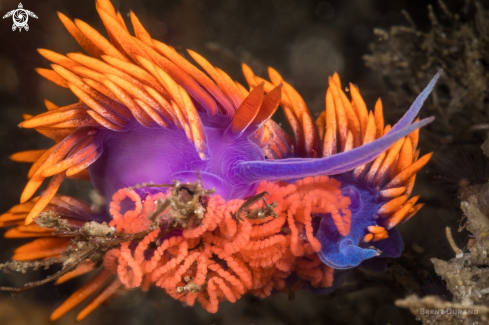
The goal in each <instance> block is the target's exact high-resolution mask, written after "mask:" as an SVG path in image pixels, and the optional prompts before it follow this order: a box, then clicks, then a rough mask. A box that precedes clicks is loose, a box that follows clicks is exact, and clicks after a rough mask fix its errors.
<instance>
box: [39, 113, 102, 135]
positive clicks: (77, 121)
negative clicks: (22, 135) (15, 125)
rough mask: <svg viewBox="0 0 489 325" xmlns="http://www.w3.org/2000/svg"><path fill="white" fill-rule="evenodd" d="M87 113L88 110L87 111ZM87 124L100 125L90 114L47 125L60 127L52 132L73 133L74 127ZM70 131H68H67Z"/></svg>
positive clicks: (40, 131)
mask: <svg viewBox="0 0 489 325" xmlns="http://www.w3.org/2000/svg"><path fill="white" fill-rule="evenodd" d="M87 114H88V111H87ZM88 126H95V127H100V124H99V123H97V122H96V121H95V120H94V119H93V118H91V117H90V116H86V117H85V116H82V117H77V118H74V119H72V120H69V121H66V122H60V123H56V124H50V125H49V126H47V127H48V128H49V129H60V130H53V132H54V131H55V132H58V131H59V132H60V133H58V134H65V135H66V134H70V133H73V130H74V129H76V128H81V127H88ZM36 131H37V132H39V133H41V134H45V133H47V132H49V130H47V129H46V130H40V129H37V130H36ZM68 131H70V132H68ZM62 138H64V136H62V137H61V139H62Z"/></svg>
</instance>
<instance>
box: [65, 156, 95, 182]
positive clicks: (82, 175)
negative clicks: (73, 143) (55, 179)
mask: <svg viewBox="0 0 489 325" xmlns="http://www.w3.org/2000/svg"><path fill="white" fill-rule="evenodd" d="M84 161H86V160H84ZM90 164H91V163H90ZM75 167H76V166H75ZM70 169H71V168H70ZM70 169H68V170H67V171H66V177H68V178H70V179H75V180H77V181H84V182H91V178H90V172H89V171H88V169H84V170H82V171H81V172H77V173H74V174H73V175H68V172H69V171H70Z"/></svg>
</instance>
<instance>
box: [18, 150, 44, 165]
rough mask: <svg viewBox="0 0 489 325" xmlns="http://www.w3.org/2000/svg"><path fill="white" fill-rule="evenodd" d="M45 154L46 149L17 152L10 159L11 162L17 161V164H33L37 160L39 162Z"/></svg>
mask: <svg viewBox="0 0 489 325" xmlns="http://www.w3.org/2000/svg"><path fill="white" fill-rule="evenodd" d="M45 152H46V149H40V150H26V151H20V152H16V153H14V154H12V155H10V157H9V158H10V160H13V161H17V162H27V163H33V162H35V161H36V160H38V159H39V158H40V157H41V156H42V155H43V154H44V153H45Z"/></svg>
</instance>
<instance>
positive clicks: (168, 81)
mask: <svg viewBox="0 0 489 325" xmlns="http://www.w3.org/2000/svg"><path fill="white" fill-rule="evenodd" d="M138 59H139V62H141V63H142V64H143V65H144V66H145V67H146V68H147V69H148V68H149V69H154V74H155V75H156V78H158V80H159V82H160V83H161V84H162V85H163V87H164V88H165V90H166V91H167V92H168V94H169V95H170V96H171V99H173V100H174V101H175V102H176V103H177V104H178V105H179V107H183V100H182V97H181V96H180V91H179V90H178V84H177V83H176V82H175V80H173V79H172V78H171V77H170V76H169V75H168V73H166V72H165V71H164V70H163V69H161V68H160V67H158V66H155V65H153V64H152V63H151V62H150V61H149V60H146V59H145V58H143V57H138Z"/></svg>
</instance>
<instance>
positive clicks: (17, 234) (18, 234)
mask: <svg viewBox="0 0 489 325" xmlns="http://www.w3.org/2000/svg"><path fill="white" fill-rule="evenodd" d="M29 226H37V225H29ZM18 228H19V227H15V228H12V229H9V230H7V231H6V232H5V234H4V237H5V238H9V239H13V238H38V237H52V232H53V229H49V228H43V229H46V231H45V232H29V231H20V230H18Z"/></svg>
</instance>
